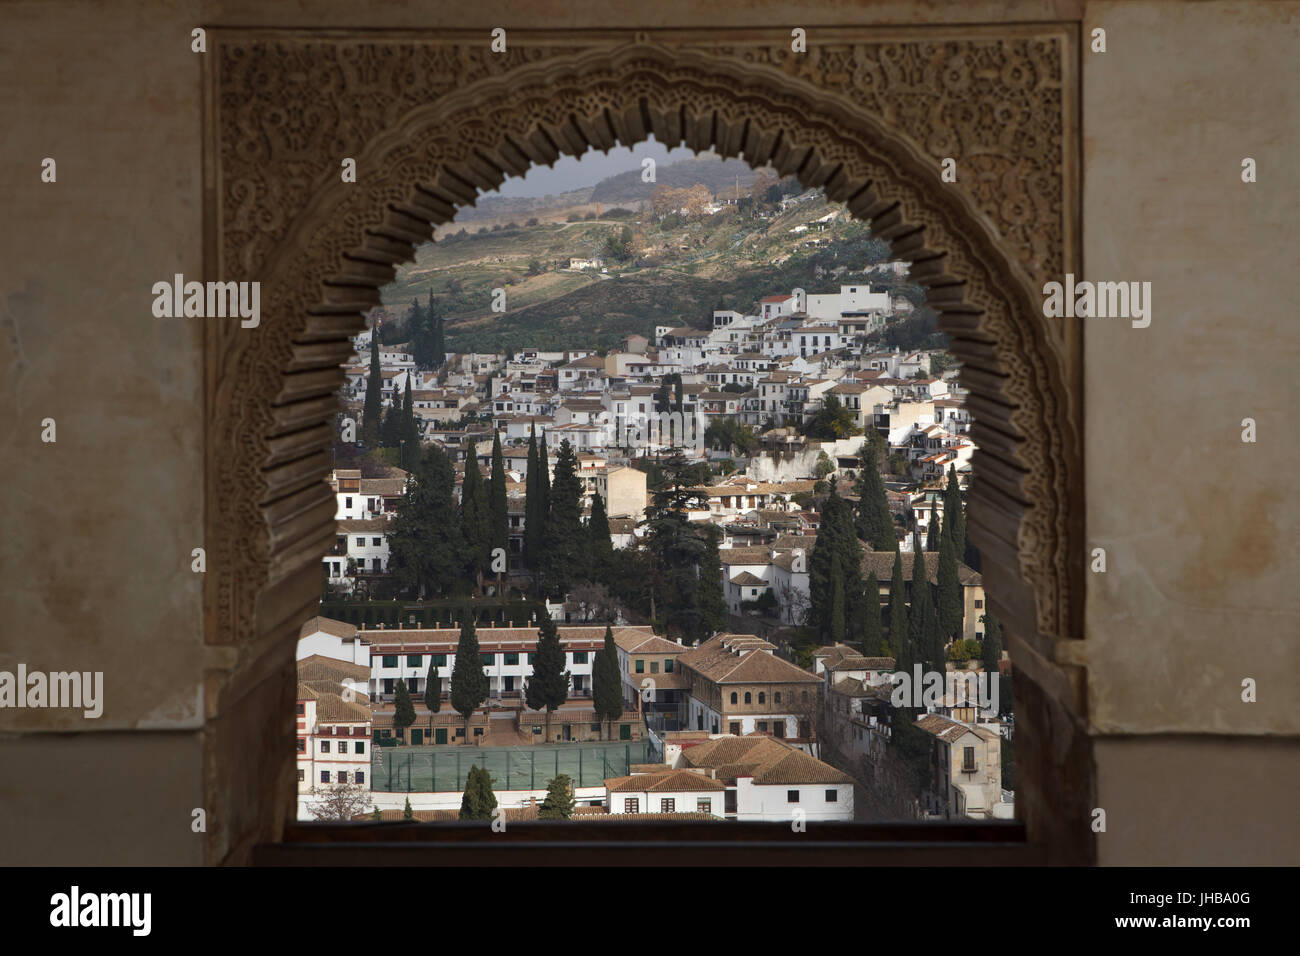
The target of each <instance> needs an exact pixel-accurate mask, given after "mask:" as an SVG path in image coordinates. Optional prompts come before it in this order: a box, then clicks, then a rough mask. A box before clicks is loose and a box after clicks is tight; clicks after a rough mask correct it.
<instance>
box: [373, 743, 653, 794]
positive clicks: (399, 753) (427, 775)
mask: <svg viewBox="0 0 1300 956" xmlns="http://www.w3.org/2000/svg"><path fill="white" fill-rule="evenodd" d="M648 753H649V749H648V741H645V740H635V741H630V742H629V741H617V740H611V741H587V742H585V743H570V744H555V745H545V744H542V745H538V746H534V747H456V746H447V747H436V746H435V747H375V748H373V749H372V755H371V765H370V781H371V789H372V790H377V791H387V792H400V791H406V792H417V791H418V792H426V793H427V792H430V791H432V792H448V791H457V790H464V788H465V777H466V775H467V774H468V773H469V768H470V767H474V766H478V767H486V768H487V770H488V772H489V773H490V774H492V787H493V789H494V790H544V789H546V784H547V783H548V782H549V781H550V780H551V779H552V778H553V777H555V776H556V775H557V774H561V773H564V774H568V775H569V778H570V779H571V780H572V781H573V786H575V787H595V786H599V785H600V784H601V783H602V782H603V781H604V780H605V779H606V778H608V777H621V776H625V775H627V773H629V768H630V767H631V765H632V764H636V763H646V762H648V760H649V757H648Z"/></svg>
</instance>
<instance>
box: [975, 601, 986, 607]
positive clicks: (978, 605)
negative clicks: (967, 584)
mask: <svg viewBox="0 0 1300 956" xmlns="http://www.w3.org/2000/svg"><path fill="white" fill-rule="evenodd" d="M975 606H976V607H983V606H984V602H983V601H976V602H975Z"/></svg>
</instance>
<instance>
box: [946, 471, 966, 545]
mask: <svg viewBox="0 0 1300 956" xmlns="http://www.w3.org/2000/svg"><path fill="white" fill-rule="evenodd" d="M943 521H944V530H945V531H947V532H948V533H949V534H950V535H951V536H952V543H953V549H954V553H955V554H956V555H957V560H959V561H960V560H961V559H962V558H963V557H964V556H965V554H966V516H965V514H963V511H962V500H961V487H960V486H959V485H958V484H957V467H956V466H955V465H949V466H948V486H947V487H946V488H945V489H944V492H943Z"/></svg>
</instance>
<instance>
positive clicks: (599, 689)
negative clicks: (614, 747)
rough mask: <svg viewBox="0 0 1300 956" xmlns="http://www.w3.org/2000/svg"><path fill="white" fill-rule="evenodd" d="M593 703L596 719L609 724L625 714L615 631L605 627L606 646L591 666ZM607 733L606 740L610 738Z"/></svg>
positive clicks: (597, 653) (607, 626)
mask: <svg viewBox="0 0 1300 956" xmlns="http://www.w3.org/2000/svg"><path fill="white" fill-rule="evenodd" d="M591 702H592V705H593V706H594V707H595V709H596V719H597V720H603V721H606V722H607V727H608V721H612V720H615V719H617V718H618V716H619V715H620V714H622V713H623V679H622V675H621V674H620V673H619V669H618V647H617V646H616V645H615V644H614V629H613V628H612V627H610V626H609V625H608V624H606V625H605V646H604V647H603V648H602V649H601V650H599V651H597V652H596V659H595V660H594V661H593V662H592V665H591ZM609 736H610V735H609V732H608V730H607V731H606V739H608V738H609Z"/></svg>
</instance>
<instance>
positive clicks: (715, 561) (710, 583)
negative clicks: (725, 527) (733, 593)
mask: <svg viewBox="0 0 1300 956" xmlns="http://www.w3.org/2000/svg"><path fill="white" fill-rule="evenodd" d="M704 535H705V544H704V551H703V553H702V554H701V555H700V563H699V569H700V580H699V587H698V589H697V590H696V593H695V600H696V603H697V605H698V606H699V622H700V634H699V635H698V638H700V639H707V638H709V637H712V636H713V635H714V634H716V633H717V632H718V631H721V630H723V629H724V628H725V627H726V626H727V600H726V596H725V595H724V594H723V592H722V556H721V555H720V554H719V553H718V545H719V540H720V539H721V537H722V532H721V531H720V530H719V529H718V528H717V526H715V525H708V526H707V527H705V529H704Z"/></svg>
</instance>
